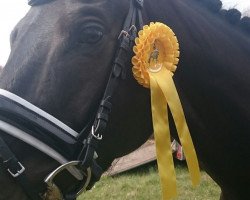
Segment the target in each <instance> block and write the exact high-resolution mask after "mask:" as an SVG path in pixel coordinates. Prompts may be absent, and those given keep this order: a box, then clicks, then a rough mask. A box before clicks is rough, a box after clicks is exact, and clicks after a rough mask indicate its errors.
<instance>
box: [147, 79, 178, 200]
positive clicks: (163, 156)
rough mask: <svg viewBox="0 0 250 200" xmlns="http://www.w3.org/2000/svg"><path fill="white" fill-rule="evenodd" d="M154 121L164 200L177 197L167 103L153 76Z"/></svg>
mask: <svg viewBox="0 0 250 200" xmlns="http://www.w3.org/2000/svg"><path fill="white" fill-rule="evenodd" d="M150 87H151V88H150V91H151V105H152V119H153V127H154V136H155V142H156V155H157V161H158V170H159V175H160V181H161V187H162V196H163V200H168V199H170V198H172V197H176V196H177V186H176V175H175V170H174V163H173V156H172V149H171V138H170V130H169V126H168V124H169V123H168V115H167V102H166V99H165V97H164V95H163V93H162V91H161V89H160V87H159V86H158V83H157V81H156V80H155V78H154V77H153V76H150Z"/></svg>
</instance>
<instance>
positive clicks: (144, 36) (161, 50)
mask: <svg viewBox="0 0 250 200" xmlns="http://www.w3.org/2000/svg"><path fill="white" fill-rule="evenodd" d="M138 35H139V36H138V38H136V39H135V46H134V48H133V51H134V53H135V56H134V57H133V58H132V64H133V68H132V71H133V74H134V77H135V79H136V80H137V81H138V82H139V83H140V84H141V85H143V86H144V87H146V88H150V91H151V107H152V119H153V127H154V135H155V142H156V155H157V161H158V169H159V175H160V180H161V187H162V193H163V199H164V200H167V199H170V198H172V197H175V196H177V189H176V188H177V187H176V175H175V170H174V163H173V157H172V150H171V138H170V129H169V121H168V114H167V111H168V110H167V106H168V107H169V109H170V111H171V114H172V116H173V119H174V122H175V125H176V129H177V132H178V135H179V139H180V141H181V144H182V146H183V151H184V153H185V156H186V161H187V165H188V168H189V172H190V175H191V180H192V183H193V185H194V186H195V185H197V184H198V183H199V182H200V170H199V164H198V160H197V156H196V152H195V149H194V146H193V142H192V139H191V136H190V132H189V129H188V126H187V123H186V119H185V116H184V112H183V108H182V105H181V102H180V99H179V95H178V93H177V90H176V87H175V84H174V81H173V79H172V76H173V73H174V71H175V70H176V65H177V64H178V61H179V59H178V57H179V44H178V41H177V38H176V36H175V34H174V32H173V31H172V30H171V29H170V28H169V27H168V26H166V25H165V24H162V23H159V22H156V23H150V25H149V26H148V25H146V26H144V27H143V30H141V31H139V33H138Z"/></svg>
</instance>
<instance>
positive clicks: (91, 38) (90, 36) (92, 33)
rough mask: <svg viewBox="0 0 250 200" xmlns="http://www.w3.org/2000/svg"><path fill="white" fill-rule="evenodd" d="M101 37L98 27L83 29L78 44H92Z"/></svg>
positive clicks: (100, 30)
mask: <svg viewBox="0 0 250 200" xmlns="http://www.w3.org/2000/svg"><path fill="white" fill-rule="evenodd" d="M102 37H103V31H102V29H100V28H99V27H89V28H85V29H83V30H82V32H81V37H80V42H81V43H84V44H94V43H97V42H99V41H100V40H101V39H102Z"/></svg>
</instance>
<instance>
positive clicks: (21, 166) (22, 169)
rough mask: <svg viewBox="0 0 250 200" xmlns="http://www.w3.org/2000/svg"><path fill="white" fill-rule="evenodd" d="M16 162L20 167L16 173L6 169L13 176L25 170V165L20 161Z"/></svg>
mask: <svg viewBox="0 0 250 200" xmlns="http://www.w3.org/2000/svg"><path fill="white" fill-rule="evenodd" d="M17 163H18V165H19V166H20V168H21V169H20V170H17V172H16V173H13V172H11V171H10V169H7V170H8V172H9V173H10V174H11V176H13V177H14V178H16V177H18V176H20V175H21V174H22V173H23V172H24V171H25V167H24V166H23V165H22V164H21V163H20V162H17Z"/></svg>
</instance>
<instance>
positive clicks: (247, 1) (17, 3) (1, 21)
mask: <svg viewBox="0 0 250 200" xmlns="http://www.w3.org/2000/svg"><path fill="white" fill-rule="evenodd" d="M223 4H224V8H234V7H236V8H238V9H239V10H241V11H242V12H244V11H245V10H247V8H249V9H250V0H223ZM29 8H30V7H29V6H28V5H27V0H0V65H2V66H4V65H5V63H6V61H7V59H8V55H9V53H10V47H9V35H10V33H11V31H12V29H13V28H14V26H15V25H16V23H17V22H18V21H19V20H20V19H21V18H22V17H23V16H24V15H25V13H27V11H28V10H29Z"/></svg>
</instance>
